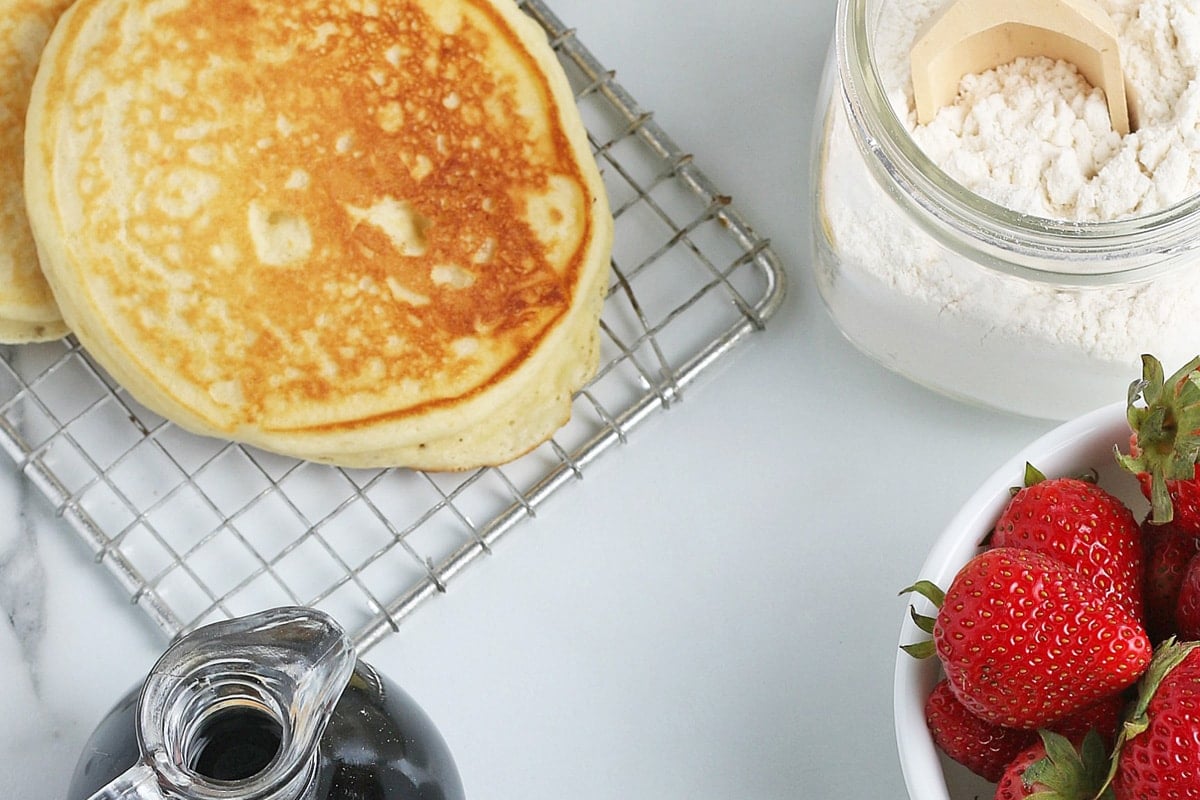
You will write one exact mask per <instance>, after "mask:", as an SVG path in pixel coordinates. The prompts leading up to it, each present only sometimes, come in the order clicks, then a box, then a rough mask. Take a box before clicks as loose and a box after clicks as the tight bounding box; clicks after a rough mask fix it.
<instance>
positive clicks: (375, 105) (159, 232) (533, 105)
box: [26, 0, 612, 469]
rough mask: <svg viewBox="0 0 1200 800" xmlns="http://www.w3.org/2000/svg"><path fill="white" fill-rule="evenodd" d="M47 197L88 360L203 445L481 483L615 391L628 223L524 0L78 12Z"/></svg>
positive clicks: (49, 154)
mask: <svg viewBox="0 0 1200 800" xmlns="http://www.w3.org/2000/svg"><path fill="white" fill-rule="evenodd" d="M26 195H27V203H28V209H29V216H30V221H31V223H32V227H33V232H34V235H35V238H36V240H37V244H38V249H39V253H40V255H41V259H42V262H43V269H44V271H45V273H46V275H47V277H48V279H49V281H50V284H51V286H52V287H53V290H54V293H55V296H56V298H57V300H58V302H59V305H60V307H61V309H62V313H63V316H64V318H65V319H66V321H67V323H68V324H69V325H70V326H71V328H72V330H73V331H75V333H76V334H77V335H78V337H79V339H80V341H81V343H82V344H83V345H84V347H85V348H86V349H87V350H88V351H89V352H91V353H92V354H93V355H94V357H95V358H96V359H97V361H99V362H100V363H101V364H102V365H103V366H104V367H105V368H106V369H108V370H109V371H110V372H111V373H112V374H113V375H114V377H115V378H117V380H119V381H120V382H121V383H122V384H123V385H124V386H125V387H126V388H128V389H129V391H130V392H131V393H132V394H133V395H134V396H135V397H137V398H138V399H139V400H140V401H141V402H143V403H145V404H146V405H147V406H149V407H150V408H152V409H153V410H155V411H157V412H158V413H160V414H162V415H163V416H165V417H167V418H169V419H171V420H173V421H175V422H177V423H178V424H180V425H181V426H183V427H186V428H188V429H191V430H194V431H197V432H201V433H206V434H210V435H216V436H222V437H228V438H233V439H237V440H241V441H245V442H248V443H251V444H254V445H258V446H261V447H263V448H266V449H269V450H274V451H277V452H282V453H286V454H289V455H295V456H298V457H301V458H310V459H318V460H323V461H328V462H332V463H339V464H346V465H391V464H405V465H408V466H417V467H422V468H428V469H440V468H456V469H462V468H467V467H471V466H475V465H478V464H490V463H499V462H501V461H505V460H508V459H510V458H512V457H515V456H516V455H520V454H521V453H522V452H524V451H526V450H528V449H530V448H532V447H533V446H536V445H537V444H538V443H539V442H540V441H542V440H544V439H545V438H546V437H548V436H549V435H551V434H552V432H553V430H554V429H555V428H556V427H558V426H559V425H561V424H562V422H563V421H565V419H566V417H567V415H568V413H569V408H570V398H571V394H572V393H573V392H574V391H575V390H577V389H578V388H579V387H580V386H581V385H582V383H583V382H584V381H585V380H586V379H587V377H589V376H590V374H591V373H592V372H593V371H594V369H595V364H596V358H597V356H596V352H597V345H596V340H597V333H596V331H597V320H598V315H599V310H600V302H601V301H600V298H601V296H602V293H603V291H604V289H605V284H606V276H607V267H608V257H609V248H610V246H611V236H612V220H611V216H610V214H609V211H608V206H607V201H606V199H605V195H604V190H603V185H602V183H601V180H600V176H599V173H598V170H597V168H596V164H595V161H594V159H593V158H592V155H591V151H590V148H589V146H588V142H587V138H586V134H585V132H584V129H583V126H582V123H581V121H580V119H579V115H578V110H577V109H576V107H575V105H574V102H573V96H572V94H571V91H570V88H569V86H568V84H567V81H566V78H565V76H564V75H563V73H562V70H561V67H560V66H559V65H558V62H557V60H556V59H555V57H554V54H553V52H552V51H551V49H550V47H549V45H548V44H547V42H546V40H545V36H544V34H543V33H542V31H541V29H540V28H539V27H538V26H537V25H536V24H535V23H533V22H532V21H531V20H529V19H528V18H527V17H526V16H525V15H524V14H523V13H521V12H520V11H519V10H518V9H517V7H516V6H515V4H513V3H512V2H511V0H398V1H394V2H370V1H369V0H359V1H358V2H353V1H352V0H334V1H333V2H326V1H324V0H322V1H321V2H296V1H295V0H167V1H166V2H157V3H149V2H134V1H133V0H78V2H76V4H75V5H74V6H73V7H72V8H71V10H70V11H68V13H67V14H65V15H64V16H63V18H62V20H61V22H60V24H59V25H58V27H57V28H56V29H55V32H54V35H53V36H52V37H51V40H50V42H49V43H48V44H47V46H46V50H45V54H44V57H43V60H42V64H41V66H40V67H39V71H38V77H37V80H36V82H35V85H34V89H33V94H32V98H31V103H30V110H29V116H28V119H27V135H26Z"/></svg>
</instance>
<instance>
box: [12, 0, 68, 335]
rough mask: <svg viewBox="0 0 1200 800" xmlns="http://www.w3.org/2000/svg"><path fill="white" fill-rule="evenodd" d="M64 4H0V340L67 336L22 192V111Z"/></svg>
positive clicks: (31, 0) (15, 0)
mask: <svg viewBox="0 0 1200 800" xmlns="http://www.w3.org/2000/svg"><path fill="white" fill-rule="evenodd" d="M69 4H70V2H69V0H0V342H4V343H9V344H15V343H20V342H30V341H44V340H49V339H58V338H61V337H62V336H64V335H65V334H66V333H67V328H66V325H64V324H63V321H62V315H61V314H59V311H58V305H57V304H55V302H54V295H53V294H52V293H51V292H50V286H49V285H48V284H47V283H46V279H45V278H44V277H43V276H42V271H41V268H40V267H39V266H38V260H37V251H36V249H35V247H34V242H33V234H32V233H30V231H29V221H28V219H27V218H26V215H25V195H24V192H23V191H22V189H21V173H22V164H23V163H24V160H25V155H24V139H25V109H26V106H27V105H28V102H29V91H30V86H31V85H32V84H33V76H34V72H35V71H36V70H37V63H38V58H39V57H40V55H41V52H42V47H43V45H44V44H45V43H46V39H47V38H48V37H49V36H50V31H51V30H52V29H53V27H54V23H55V21H56V20H57V19H58V17H59V15H61V14H62V12H63V10H64V9H65V8H66V7H67V6H68V5H69Z"/></svg>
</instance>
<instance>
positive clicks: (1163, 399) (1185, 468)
mask: <svg viewBox="0 0 1200 800" xmlns="http://www.w3.org/2000/svg"><path fill="white" fill-rule="evenodd" d="M1197 369H1200V356H1198V357H1196V358H1194V359H1192V360H1191V361H1189V362H1188V363H1187V364H1185V365H1184V366H1183V367H1182V368H1180V369H1179V370H1178V371H1177V372H1175V374H1173V375H1172V376H1171V377H1169V378H1165V379H1164V378H1163V368H1162V364H1160V363H1159V361H1158V359H1156V358H1155V357H1154V356H1151V355H1143V356H1142V377H1141V378H1140V379H1138V380H1135V381H1133V383H1131V384H1130V385H1129V395H1128V405H1127V408H1126V418H1127V419H1128V421H1129V427H1130V429H1131V430H1132V431H1133V432H1134V434H1135V435H1136V436H1137V449H1138V451H1139V452H1138V453H1137V454H1136V455H1135V454H1129V455H1125V454H1122V453H1120V452H1118V453H1117V461H1118V463H1119V464H1120V465H1121V466H1122V467H1124V468H1125V469H1127V470H1129V471H1130V472H1132V473H1134V474H1135V475H1136V474H1140V473H1145V474H1147V475H1149V476H1150V505H1151V508H1152V517H1151V519H1152V520H1153V522H1154V523H1155V524H1163V523H1166V522H1170V521H1171V520H1172V519H1173V518H1174V516H1175V513H1174V509H1173V508H1172V506H1171V497H1170V493H1169V491H1168V488H1167V481H1171V480H1187V479H1190V478H1192V477H1193V476H1194V475H1195V472H1196V460H1197V458H1200V375H1197V374H1196V371H1197ZM1139 399H1140V400H1141V401H1143V402H1144V405H1138V401H1139Z"/></svg>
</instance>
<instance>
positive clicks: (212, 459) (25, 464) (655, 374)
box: [0, 0, 785, 650]
mask: <svg viewBox="0 0 1200 800" xmlns="http://www.w3.org/2000/svg"><path fill="white" fill-rule="evenodd" d="M522 7H523V9H524V10H525V12H526V13H527V14H529V15H530V16H531V17H533V18H534V19H536V20H537V21H538V22H539V23H540V24H541V25H542V26H543V27H544V28H545V30H546V32H547V35H548V36H549V38H550V41H551V43H552V44H553V46H554V49H555V51H556V52H557V53H558V56H559V60H560V61H561V62H562V64H563V66H564V69H565V70H566V72H567V74H568V77H569V79H570V80H571V82H572V86H573V88H574V89H575V92H576V96H577V100H578V103H579V106H580V109H581V111H582V114H583V117H584V121H585V124H586V126H587V128H588V131H589V138H590V141H591V144H592V147H593V149H594V151H595V153H596V158H597V160H598V162H599V164H600V167H601V171H602V172H603V174H604V177H605V183H606V186H607V188H608V192H609V197H610V202H611V205H612V209H613V213H614V217H615V219H616V233H615V241H614V248H613V276H614V277H613V281H612V284H611V286H610V287H609V294H608V298H607V300H606V303H605V307H604V311H603V314H602V318H601V331H602V349H601V366H600V369H599V371H598V373H597V375H596V376H595V378H594V379H593V380H592V381H591V382H590V383H589V384H588V385H587V386H586V387H585V388H584V389H582V390H581V391H580V392H579V394H578V395H577V396H576V398H575V401H574V406H573V412H572V417H571V420H570V422H569V423H568V424H567V425H566V426H565V427H564V428H563V429H562V430H560V431H559V432H558V433H557V434H556V435H555V436H554V438H553V439H552V440H551V441H549V442H547V443H546V444H544V445H542V446H541V447H539V448H537V449H536V450H534V451H533V452H531V453H529V454H528V455H526V456H523V457H522V458H520V459H518V460H516V461H514V462H512V463H510V464H507V465H505V466H503V467H497V468H486V469H480V470H477V471H475V472H470V473H456V474H434V473H428V474H427V473H422V472H415V471H412V470H404V469H390V470H347V469H338V468H336V467H329V466H324V465H317V464H313V463H308V462H299V461H295V460H291V459H286V458H282V457H280V456H276V455H273V454H270V453H265V452H262V451H259V450H256V449H254V448H249V447H244V446H241V445H237V444H232V443H227V442H221V441H217V440H213V439H208V438H201V437H196V436H193V435H190V434H188V433H186V432H184V431H182V430H180V429H178V428H176V427H175V426H173V425H172V424H170V423H169V422H167V421H165V420H163V419H162V418H161V417H158V416H156V415H155V414H153V413H152V412H150V411H148V410H146V409H145V408H144V407H142V406H141V405H139V404H138V403H137V402H136V401H135V400H134V399H133V398H131V397H130V396H129V394H128V393H126V392H125V391H124V390H123V389H122V388H121V387H120V386H118V385H117V384H116V383H115V382H114V381H113V380H112V379H111V378H110V377H109V376H108V375H107V374H105V373H104V372H103V371H102V370H101V369H100V368H99V367H97V366H96V365H95V364H94V363H93V361H92V360H91V359H90V358H89V357H88V355H87V353H86V352H84V351H83V350H82V349H81V348H80V347H79V345H78V343H77V342H76V341H75V340H74V339H73V338H68V339H65V340H63V341H61V342H55V343H49V344H39V345H23V346H18V347H7V348H0V356H2V357H0V442H2V444H3V446H4V448H5V449H6V450H7V452H8V453H9V454H10V455H11V456H12V457H13V458H14V459H15V460H16V462H17V464H18V466H19V468H20V469H21V470H22V472H24V474H25V475H26V476H28V478H29V479H30V480H31V482H32V483H33V484H35V485H36V486H37V487H38V488H39V489H40V490H41V491H42V492H43V493H44V494H45V495H46V496H47V497H48V498H49V500H50V501H51V502H52V503H53V504H54V506H55V508H56V509H57V512H58V513H59V515H61V516H62V517H63V518H64V519H65V520H66V521H67V522H68V523H69V524H70V526H71V527H72V528H74V529H75V530H76V531H77V532H78V533H79V534H80V535H81V536H82V537H83V538H84V539H85V540H86V542H87V543H88V544H89V545H90V546H91V547H92V548H93V549H94V552H95V554H96V559H97V561H98V562H100V563H101V564H104V565H105V566H107V568H108V570H109V571H110V572H111V573H112V574H113V575H114V576H115V577H116V579H117V580H118V581H119V582H120V583H121V585H122V586H123V587H124V588H125V589H127V590H128V591H129V592H130V596H131V599H132V602H133V603H134V604H136V605H137V606H139V607H140V608H142V609H143V610H144V611H145V612H146V613H148V614H149V616H150V617H151V618H152V619H153V620H154V621H155V622H156V623H157V624H158V625H159V626H160V627H161V628H162V629H163V630H164V631H166V632H167V633H168V634H170V635H175V634H178V633H181V632H185V631H188V630H190V629H192V628H194V627H196V626H198V625H201V624H204V623H207V622H211V621H215V620H217V619H222V618H226V617H230V616H239V615H241V614H246V613H250V612H252V611H257V610H261V609H263V608H269V607H272V606H278V605H309V606H316V607H318V608H322V609H323V610H325V611H328V612H329V613H331V614H332V615H333V616H335V617H336V618H337V619H339V620H340V621H341V622H342V624H343V625H345V626H346V628H347V630H349V631H351V632H353V635H354V638H355V640H356V643H357V645H358V647H359V648H360V649H362V650H366V649H368V648H370V647H371V646H372V645H373V644H375V643H376V642H378V641H379V640H380V639H381V638H382V637H384V636H386V635H387V634H388V633H389V632H391V631H395V630H397V629H398V626H399V625H400V623H401V622H402V620H403V619H404V618H405V617H406V616H407V615H408V614H410V613H412V611H413V610H414V609H415V608H417V607H418V606H419V605H420V604H422V603H423V602H424V601H426V600H428V599H429V598H431V597H433V596H436V595H437V594H438V593H439V592H443V591H445V590H446V588H447V587H448V586H449V585H450V583H451V582H452V581H453V580H454V579H455V578H457V577H458V576H459V575H460V574H461V573H462V572H463V571H464V570H465V569H466V568H467V567H468V566H470V565H472V564H474V563H476V562H477V561H479V560H480V559H481V558H483V557H484V556H486V555H488V554H490V553H491V552H492V550H493V547H494V545H495V544H496V542H497V540H499V539H500V538H501V537H502V536H504V535H505V534H506V533H508V532H509V531H510V530H512V529H513V528H514V527H515V526H517V525H518V524H520V523H522V522H523V521H524V520H526V519H528V518H530V517H533V516H534V515H535V512H536V511H537V510H538V508H539V507H540V506H541V505H542V504H543V502H544V501H545V500H546V499H547V498H548V497H550V496H551V495H552V494H554V493H555V492H557V491H558V490H560V489H562V488H563V487H565V486H567V485H568V484H571V483H572V482H574V481H576V480H577V479H578V478H580V477H582V475H583V473H584V470H586V469H587V468H588V466H589V465H590V464H591V463H592V462H593V461H595V460H596V459H597V458H598V457H599V456H600V455H602V454H603V453H605V452H607V451H608V450H610V449H611V448H612V447H613V446H615V445H618V444H622V443H624V442H626V440H627V437H628V434H629V432H630V431H631V430H633V429H634V428H635V427H636V426H638V425H640V424H641V423H642V422H644V421H646V420H647V419H649V418H651V417H652V416H653V415H655V414H656V413H657V412H660V411H662V410H664V409H667V408H669V407H670V406H671V405H672V404H673V403H674V401H675V400H677V399H678V398H679V397H680V395H681V393H682V392H683V391H684V389H685V388H686V387H687V386H688V385H689V384H691V383H692V382H694V381H695V379H696V378H697V377H698V376H699V375H700V374H701V373H703V372H704V371H705V370H706V369H708V368H709V367H710V366H712V365H713V364H714V363H715V362H717V361H718V360H719V359H721V358H722V357H724V356H726V355H727V354H728V353H729V352H730V351H731V349H733V348H734V347H735V346H736V345H737V344H738V343H739V342H741V341H742V340H743V339H745V338H746V337H747V336H749V335H752V334H753V333H754V332H756V331H759V330H761V329H762V328H763V327H764V325H765V324H766V322H767V320H768V319H769V318H770V316H771V315H772V314H773V313H774V311H775V310H776V308H777V307H778V306H779V304H780V302H781V300H782V297H783V294H784V291H785V281H784V276H783V273H782V271H781V269H780V268H779V265H778V263H777V260H776V257H775V255H774V253H773V251H772V250H771V248H770V246H769V243H768V242H767V241H766V240H764V239H760V238H759V237H758V236H756V235H755V234H754V232H753V231H752V230H751V229H750V227H749V226H748V225H747V224H746V223H745V221H744V220H743V219H742V218H741V217H740V216H739V214H738V213H737V211H736V210H735V209H734V207H733V205H732V204H731V203H730V200H729V198H728V197H726V196H724V195H722V194H721V193H720V192H718V191H717V189H716V188H715V187H714V186H713V185H712V184H711V183H710V181H709V180H708V179H707V178H706V177H705V175H704V174H703V173H702V172H701V171H700V169H699V168H698V167H697V166H696V165H695V163H694V162H693V160H692V158H691V156H689V155H687V154H685V153H684V152H683V151H682V150H680V149H679V148H678V147H677V146H676V145H675V143H674V142H673V141H672V140H671V139H670V137H668V136H667V134H666V133H665V132H664V131H663V130H662V129H661V128H659V126H658V125H657V124H656V123H655V122H654V120H653V119H652V116H651V114H649V113H648V112H646V111H644V110H642V109H641V108H640V107H639V106H638V104H637V103H636V102H635V101H634V100H633V98H632V97H630V95H629V94H627V93H626V92H625V90H624V89H622V88H621V87H620V86H619V85H618V84H617V82H616V81H615V79H614V73H612V72H610V71H608V70H606V69H604V68H603V67H602V66H601V65H600V63H599V62H598V61H597V60H596V59H595V58H594V57H593V56H592V55H591V54H590V53H589V51H588V50H587V49H586V48H585V47H584V46H583V45H582V44H581V43H580V41H579V40H578V39H577V38H576V36H575V34H574V32H573V31H572V30H570V29H568V28H565V27H564V26H563V24H562V23H561V22H560V21H559V19H558V18H557V17H556V16H555V15H554V14H553V13H552V12H551V11H550V9H549V8H547V7H546V6H545V5H544V4H542V3H541V2H539V0H525V2H524V3H522Z"/></svg>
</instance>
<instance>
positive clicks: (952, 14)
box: [910, 0, 1136, 136]
mask: <svg viewBox="0 0 1200 800" xmlns="http://www.w3.org/2000/svg"><path fill="white" fill-rule="evenodd" d="M910 55H911V68H912V83H913V97H914V99H915V100H916V105H917V122H919V123H920V124H922V125H924V124H926V123H928V122H929V121H930V120H932V119H933V117H934V115H935V114H937V111H938V109H939V108H941V107H942V106H945V105H948V104H949V103H951V102H953V100H954V96H955V95H956V94H957V93H958V83H959V81H960V80H961V79H962V76H963V75H970V74H973V73H977V72H984V71H986V70H989V69H992V68H993V67H998V66H1000V65H1001V64H1007V63H1009V62H1010V61H1013V60H1014V59H1016V58H1019V57H1022V56H1025V57H1033V56H1047V57H1049V58H1053V59H1059V60H1062V61H1067V62H1070V63H1071V64H1074V65H1075V67H1076V69H1078V70H1079V72H1080V74H1081V75H1083V77H1084V78H1086V79H1087V81H1088V82H1089V83H1091V84H1092V86H1095V87H1097V88H1099V89H1103V90H1104V94H1105V97H1106V98H1107V100H1108V115H1109V117H1110V118H1111V120H1112V126H1113V130H1115V131H1116V132H1117V133H1119V134H1120V135H1122V136H1124V135H1125V134H1127V133H1129V131H1130V130H1131V128H1136V120H1134V119H1133V116H1134V115H1133V114H1132V113H1131V111H1130V107H1129V103H1128V101H1127V99H1126V89H1125V73H1124V71H1123V70H1122V68H1121V54H1120V52H1119V50H1118V49H1117V29H1116V25H1115V24H1114V23H1113V21H1112V18H1111V17H1109V16H1108V14H1107V13H1106V12H1105V11H1104V9H1103V8H1101V7H1100V6H1098V5H1097V4H1096V3H1095V0H953V2H951V3H950V5H949V6H947V7H946V8H945V9H944V10H942V12H941V13H939V14H938V15H937V16H935V17H934V18H933V19H931V20H930V21H929V22H928V23H927V24H926V27H925V28H924V29H923V30H922V32H921V33H920V34H919V35H918V36H917V40H916V43H915V44H914V45H913V48H912V52H911V54H910Z"/></svg>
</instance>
